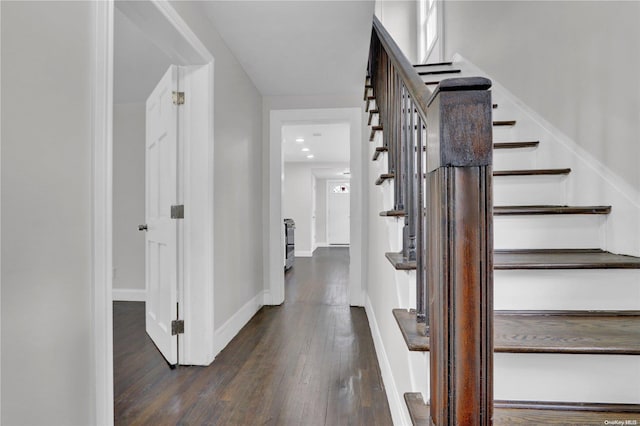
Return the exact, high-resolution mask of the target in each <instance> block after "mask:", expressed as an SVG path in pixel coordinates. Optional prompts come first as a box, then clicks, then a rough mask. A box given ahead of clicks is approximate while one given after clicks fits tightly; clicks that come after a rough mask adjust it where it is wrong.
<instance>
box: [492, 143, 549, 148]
mask: <svg viewBox="0 0 640 426" xmlns="http://www.w3.org/2000/svg"><path fill="white" fill-rule="evenodd" d="M538 145H540V141H528V142H496V143H494V144H493V149H517V148H536V147H537V146H538Z"/></svg>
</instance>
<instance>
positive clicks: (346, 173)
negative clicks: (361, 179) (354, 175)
mask: <svg viewBox="0 0 640 426" xmlns="http://www.w3.org/2000/svg"><path fill="white" fill-rule="evenodd" d="M342 174H343V175H350V174H351V172H350V171H349V170H345V171H344V172H342Z"/></svg>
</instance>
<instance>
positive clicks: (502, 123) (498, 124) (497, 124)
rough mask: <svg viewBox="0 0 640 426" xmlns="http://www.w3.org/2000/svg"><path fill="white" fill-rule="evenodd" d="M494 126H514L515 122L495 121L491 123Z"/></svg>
mask: <svg viewBox="0 0 640 426" xmlns="http://www.w3.org/2000/svg"><path fill="white" fill-rule="evenodd" d="M493 125H494V126H515V125H516V120H496V121H494V122H493Z"/></svg>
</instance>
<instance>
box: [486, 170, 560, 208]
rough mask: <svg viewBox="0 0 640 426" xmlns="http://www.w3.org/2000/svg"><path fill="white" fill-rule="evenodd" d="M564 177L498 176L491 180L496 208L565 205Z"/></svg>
mask: <svg viewBox="0 0 640 426" xmlns="http://www.w3.org/2000/svg"><path fill="white" fill-rule="evenodd" d="M565 181H566V177H565V176H498V177H495V178H494V179H493V203H494V205H496V206H523V205H535V204H548V205H551V204H556V205H564V204H566V202H565V200H566V191H565V185H566V182H565Z"/></svg>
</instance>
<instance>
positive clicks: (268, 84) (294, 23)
mask: <svg viewBox="0 0 640 426" xmlns="http://www.w3.org/2000/svg"><path fill="white" fill-rule="evenodd" d="M203 6H204V9H205V11H206V13H207V15H208V17H209V18H210V19H211V21H212V22H214V24H215V26H216V28H217V29H218V31H219V32H220V35H221V36H222V38H223V39H224V41H225V42H226V44H227V45H228V46H229V48H230V49H231V51H232V52H233V53H234V55H235V56H236V57H237V58H238V60H239V61H240V63H241V64H242V66H243V68H244V69H245V70H246V72H247V74H248V75H249V76H250V77H251V79H252V80H253V82H254V84H255V85H256V87H257V88H258V90H259V91H260V92H261V93H262V94H263V95H265V96H270V95H280V96H285V95H288V96H296V95H297V96H301V95H336V94H340V95H345V94H354V93H359V92H361V91H362V82H363V79H364V75H365V67H366V62H367V55H368V48H369V41H370V37H371V22H372V17H373V9H374V2H373V0H342V1H326V0H324V1H314V0H297V1H240V0H236V1H208V2H206V3H203Z"/></svg>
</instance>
